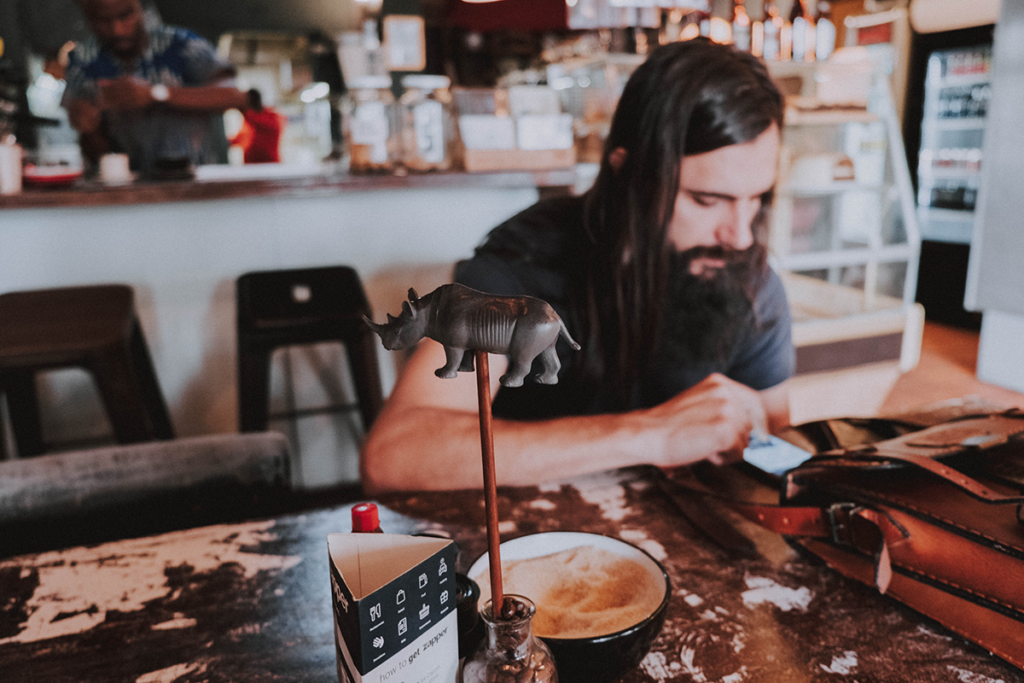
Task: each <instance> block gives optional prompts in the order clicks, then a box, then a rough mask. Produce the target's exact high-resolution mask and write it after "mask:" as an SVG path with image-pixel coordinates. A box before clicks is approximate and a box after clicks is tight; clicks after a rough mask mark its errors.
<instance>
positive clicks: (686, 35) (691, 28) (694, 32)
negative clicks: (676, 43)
mask: <svg viewBox="0 0 1024 683" xmlns="http://www.w3.org/2000/svg"><path fill="white" fill-rule="evenodd" d="M699 35H700V25H699V24H687V25H686V26H685V27H684V28H683V30H682V32H680V34H679V40H693V39H694V38H696V37H697V36H699Z"/></svg>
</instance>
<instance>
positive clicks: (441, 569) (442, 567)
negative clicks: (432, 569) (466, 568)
mask: <svg viewBox="0 0 1024 683" xmlns="http://www.w3.org/2000/svg"><path fill="white" fill-rule="evenodd" d="M447 572H448V564H447V563H446V562H445V561H444V558H443V557H442V558H441V564H440V565H438V567H437V575H438V576H444V575H445V574H446V573H447Z"/></svg>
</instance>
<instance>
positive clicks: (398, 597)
mask: <svg viewBox="0 0 1024 683" xmlns="http://www.w3.org/2000/svg"><path fill="white" fill-rule="evenodd" d="M403 602H405V591H404V590H402V589H401V588H399V589H398V593H396V594H395V604H396V605H401V604H402V603H403Z"/></svg>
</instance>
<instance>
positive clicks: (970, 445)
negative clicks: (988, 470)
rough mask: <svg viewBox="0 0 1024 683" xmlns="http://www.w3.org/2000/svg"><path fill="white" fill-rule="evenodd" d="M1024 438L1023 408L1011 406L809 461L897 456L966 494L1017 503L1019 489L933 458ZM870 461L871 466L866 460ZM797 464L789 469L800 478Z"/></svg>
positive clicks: (1022, 497) (840, 462) (857, 462)
mask: <svg viewBox="0 0 1024 683" xmlns="http://www.w3.org/2000/svg"><path fill="white" fill-rule="evenodd" d="M1015 440H1024V412H1022V411H1020V410H1018V409H1016V408H1014V409H1012V410H1008V411H1006V412H1004V413H1000V414H998V415H988V416H984V417H971V418H967V419H963V420H955V421H951V422H945V423H942V424H939V425H935V426H934V427H929V428H927V429H923V430H921V431H919V432H912V433H910V434H905V435H903V436H901V437H898V438H895V439H890V440H888V441H880V442H878V443H876V444H870V445H865V446H857V447H854V448H845V449H841V450H839V449H837V450H833V451H826V452H824V453H821V454H818V455H815V456H814V457H813V458H811V460H810V461H809V462H808V465H810V466H818V465H831V466H838V467H843V466H865V462H864V461H873V462H877V463H884V462H892V461H898V462H903V463H907V464H908V465H914V466H916V467H920V468H922V469H925V470H928V471H929V472H931V473H933V474H935V475H937V476H939V477H942V478H943V479H945V480H946V481H948V482H950V483H952V484H953V485H955V486H957V487H959V488H961V489H963V490H964V491H967V493H969V494H971V495H972V496H975V497H976V498H980V499H981V500H984V501H987V502H990V503H1021V502H1024V494H1020V493H1017V494H1003V493H999V492H997V491H993V490H992V489H991V488H989V487H988V486H986V485H984V484H982V483H981V482H979V481H977V480H976V479H973V478H971V477H969V476H967V475H966V474H963V473H962V472H959V471H957V470H955V469H953V468H952V467H948V466H947V465H944V464H943V463H941V462H939V461H937V460H935V458H936V457H939V456H943V455H951V454H953V453H957V452H962V451H966V450H972V449H976V450H979V451H980V450H987V449H990V448H994V447H996V446H1000V445H1003V444H1005V443H1008V442H1010V441H1015ZM868 466H870V465H868ZM799 473H800V468H797V469H796V470H793V471H792V472H790V473H789V476H790V477H791V478H793V477H796V478H799Z"/></svg>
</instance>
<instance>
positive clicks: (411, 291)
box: [409, 287, 419, 301]
mask: <svg viewBox="0 0 1024 683" xmlns="http://www.w3.org/2000/svg"><path fill="white" fill-rule="evenodd" d="M409 301H419V296H417V294H416V290H415V289H413V288H412V287H410V288H409Z"/></svg>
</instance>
